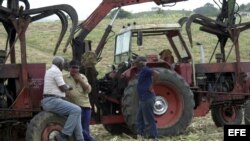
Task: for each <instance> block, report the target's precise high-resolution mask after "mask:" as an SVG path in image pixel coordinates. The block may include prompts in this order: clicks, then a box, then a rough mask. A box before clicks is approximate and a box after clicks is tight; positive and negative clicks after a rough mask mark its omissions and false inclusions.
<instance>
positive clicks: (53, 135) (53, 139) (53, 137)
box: [49, 130, 59, 141]
mask: <svg viewBox="0 0 250 141" xmlns="http://www.w3.org/2000/svg"><path fill="white" fill-rule="evenodd" d="M57 134H59V132H58V131H57V130H55V131H52V132H50V134H49V141H56V135H57Z"/></svg>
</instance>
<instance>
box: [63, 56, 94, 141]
mask: <svg viewBox="0 0 250 141" xmlns="http://www.w3.org/2000/svg"><path fill="white" fill-rule="evenodd" d="M79 69H80V65H79V62H78V61H76V60H72V61H71V62H70V63H69V74H66V75H64V80H65V82H66V83H68V84H70V85H72V86H73V88H74V89H73V90H71V91H68V92H66V97H67V98H68V100H69V101H70V102H72V103H74V104H77V105H79V106H80V107H81V109H82V129H83V130H82V133H83V136H84V141H95V140H94V139H93V138H92V137H91V136H90V132H89V125H90V120H91V105H90V101H89V96H88V95H89V93H90V92H91V86H90V84H89V83H88V79H87V78H86V76H85V75H83V74H80V73H79Z"/></svg>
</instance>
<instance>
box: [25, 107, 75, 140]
mask: <svg viewBox="0 0 250 141" xmlns="http://www.w3.org/2000/svg"><path fill="white" fill-rule="evenodd" d="M65 120H66V119H65V118H63V117H61V116H59V115H56V114H54V113H51V112H45V111H42V112H40V113H38V114H37V115H35V117H34V118H33V119H32V120H31V121H30V123H29V125H28V129H27V131H26V141H49V140H53V139H54V138H55V135H56V134H58V133H59V131H61V130H62V128H63V125H64V123H65ZM70 141H74V139H73V138H70Z"/></svg>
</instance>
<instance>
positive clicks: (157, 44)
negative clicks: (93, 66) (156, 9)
mask: <svg viewBox="0 0 250 141" xmlns="http://www.w3.org/2000/svg"><path fill="white" fill-rule="evenodd" d="M138 55H140V56H145V57H147V65H148V66H151V67H165V68H169V69H174V70H175V71H177V72H178V73H179V74H181V75H182V76H185V75H184V74H182V73H186V71H185V72H183V70H187V69H182V68H188V70H187V71H190V72H191V69H192V67H191V66H192V65H191V63H190V62H191V61H192V56H191V53H190V52H189V50H188V48H187V46H186V43H185V41H184V40H183V38H182V36H181V26H180V25H179V24H178V23H174V24H147V25H136V24H133V25H130V26H128V27H124V28H123V29H121V31H120V32H119V33H118V34H117V36H116V40H115V51H114V64H115V65H117V66H119V64H122V63H124V62H126V63H127V64H131V63H132V62H133V60H134V59H135V58H136V57H137V56H138ZM189 74H190V75H189V76H185V79H186V81H187V82H189V84H191V83H192V80H191V73H189Z"/></svg>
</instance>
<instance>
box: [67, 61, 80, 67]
mask: <svg viewBox="0 0 250 141" xmlns="http://www.w3.org/2000/svg"><path fill="white" fill-rule="evenodd" d="M69 66H70V67H71V68H79V67H80V63H79V61H77V60H71V61H70V63H69Z"/></svg>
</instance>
